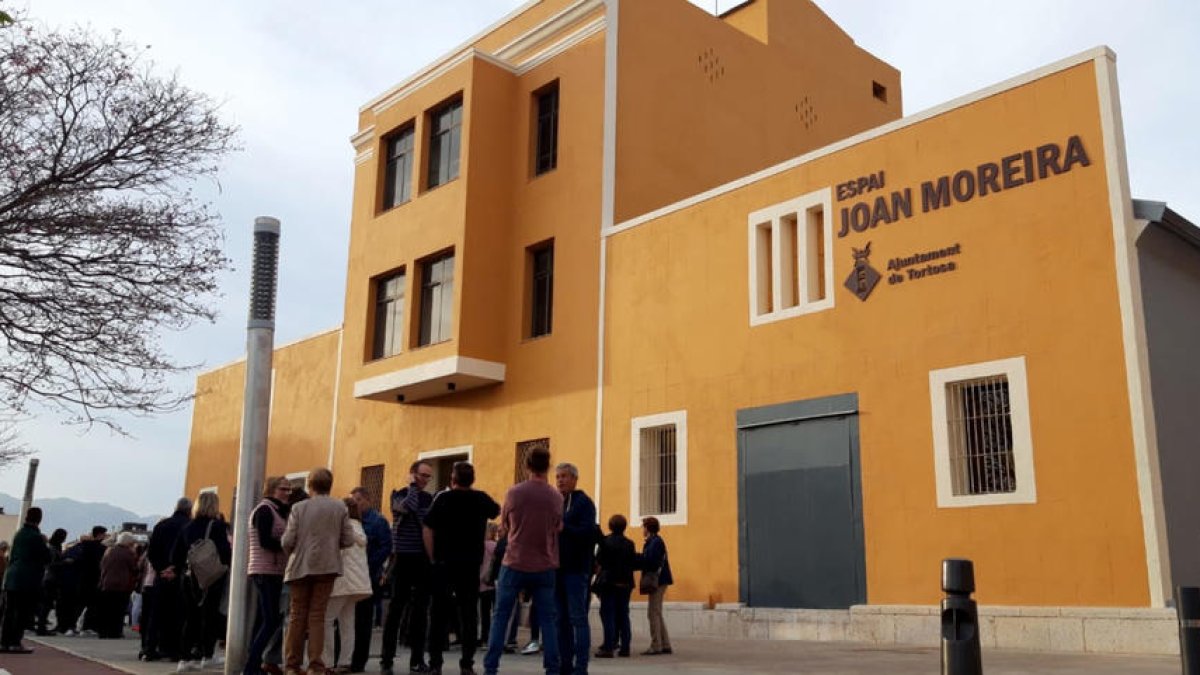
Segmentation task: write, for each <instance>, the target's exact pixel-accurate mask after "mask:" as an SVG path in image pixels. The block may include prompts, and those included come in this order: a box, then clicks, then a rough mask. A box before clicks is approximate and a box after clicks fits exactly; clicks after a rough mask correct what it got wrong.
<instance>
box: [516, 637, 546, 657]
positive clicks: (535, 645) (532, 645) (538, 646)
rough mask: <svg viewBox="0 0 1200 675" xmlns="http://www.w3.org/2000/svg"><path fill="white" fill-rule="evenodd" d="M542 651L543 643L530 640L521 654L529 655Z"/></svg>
mask: <svg viewBox="0 0 1200 675" xmlns="http://www.w3.org/2000/svg"><path fill="white" fill-rule="evenodd" d="M540 651H542V643H541V642H539V641H537V640H530V641H529V644H527V645H525V648H524V649H522V650H521V655H522V656H529V655H530V654H536V653H538V652H540Z"/></svg>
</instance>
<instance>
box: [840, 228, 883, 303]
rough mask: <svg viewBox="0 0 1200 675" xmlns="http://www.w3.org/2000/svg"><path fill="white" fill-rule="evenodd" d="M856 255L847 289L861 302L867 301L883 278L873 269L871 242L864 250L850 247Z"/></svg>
mask: <svg viewBox="0 0 1200 675" xmlns="http://www.w3.org/2000/svg"><path fill="white" fill-rule="evenodd" d="M850 248H851V251H852V252H853V255H854V269H853V270H851V272H850V276H848V277H846V283H845V286H846V288H848V289H850V292H851V293H853V294H854V295H856V296H858V299H859V300H862V301H864V302H865V301H866V299H867V298H868V297H869V296H870V295H871V291H873V290H875V285H876V284H878V283H879V280H880V279H881V278H882V277H881V276H880V274H879V272H878V271H877V270H876V269H875V268H874V267H871V261H870V259H869V258H870V256H871V242H869V241H868V242H867V245H866V246H864V247H862V248H854V247H853V246H852V247H850Z"/></svg>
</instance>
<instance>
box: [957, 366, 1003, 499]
mask: <svg viewBox="0 0 1200 675" xmlns="http://www.w3.org/2000/svg"><path fill="white" fill-rule="evenodd" d="M946 406H947V408H948V409H947V411H946V419H947V423H948V425H949V432H950V473H951V479H952V484H953V488H954V494H956V495H986V494H997V493H1005V492H1015V491H1016V489H1017V477H1016V470H1015V462H1014V460H1013V433H1012V417H1011V414H1010V413H1011V409H1010V402H1009V395H1008V377H1007V376H1006V375H993V376H990V377H984V378H980V379H974V380H965V381H962V382H950V383H947V384H946Z"/></svg>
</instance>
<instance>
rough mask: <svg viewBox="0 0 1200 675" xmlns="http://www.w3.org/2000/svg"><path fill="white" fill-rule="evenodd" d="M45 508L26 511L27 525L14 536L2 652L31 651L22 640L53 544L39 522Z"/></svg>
mask: <svg viewBox="0 0 1200 675" xmlns="http://www.w3.org/2000/svg"><path fill="white" fill-rule="evenodd" d="M41 523H42V510H41V509H39V508H38V507H36V506H34V507H31V508H30V509H29V511H28V512H27V513H26V514H25V525H24V526H22V527H21V529H20V530H19V531H18V532H17V534H16V535H15V536H13V545H12V554H11V555H10V556H9V562H8V570H7V571H6V572H5V573H4V619H3V623H0V652H2V653H6V654H29V653H30V652H32V651H33V650H32V649H28V648H27V647H25V646H24V645H22V644H21V636H22V635H24V633H25V627H26V626H27V625H29V623H30V621H32V619H33V612H34V611H35V610H36V609H37V605H38V597H39V594H40V592H41V589H42V577H43V576H45V574H46V565H47V564H48V563H49V562H50V547H49V546H48V545H46V538H45V537H43V536H42V531H41V530H40V529H38V525H41Z"/></svg>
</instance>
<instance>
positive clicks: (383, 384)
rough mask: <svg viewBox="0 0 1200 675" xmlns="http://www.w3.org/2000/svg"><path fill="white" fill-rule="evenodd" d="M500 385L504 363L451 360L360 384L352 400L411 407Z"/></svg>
mask: <svg viewBox="0 0 1200 675" xmlns="http://www.w3.org/2000/svg"><path fill="white" fill-rule="evenodd" d="M503 381H504V364H503V363H496V362H495V361H484V360H482V359H473V358H470V357H466V356H451V357H449V358H445V359H439V360H437V361H431V362H429V363H422V364H421V365H419V366H413V367H411V368H404V369H402V370H395V371H392V372H390V373H384V374H383V375H376V376H375V377H368V378H367V379H365V380H359V381H357V382H355V383H354V397H355V398H367V399H373V400H376V401H389V402H399V403H412V402H414V401H421V400H424V399H428V398H434V397H436V396H445V395H447V394H453V393H456V392H460V391H468V390H471V389H478V388H479V387H486V386H488V385H492V384H500V383H501V382H503Z"/></svg>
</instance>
